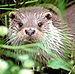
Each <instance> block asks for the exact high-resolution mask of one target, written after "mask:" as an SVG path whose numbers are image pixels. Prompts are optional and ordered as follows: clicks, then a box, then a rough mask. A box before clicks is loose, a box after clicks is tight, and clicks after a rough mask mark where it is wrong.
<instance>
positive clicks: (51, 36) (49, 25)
mask: <svg viewBox="0 0 75 74" xmlns="http://www.w3.org/2000/svg"><path fill="white" fill-rule="evenodd" d="M61 25H62V23H61V21H60V19H58V18H57V16H56V15H54V14H53V13H52V12H51V11H49V10H47V9H45V8H43V7H28V8H20V9H18V10H17V11H14V12H10V14H9V33H8V38H9V41H8V42H7V44H8V45H9V44H10V43H11V45H12V46H19V45H25V44H31V43H37V42H38V43H40V44H42V45H43V46H44V47H45V48H47V49H48V50H50V51H52V52H53V53H54V54H56V55H57V56H59V57H60V58H62V59H65V60H66V57H65V55H64V54H65V53H66V52H65V51H64V49H65V47H64V43H63V39H64V38H65V36H64V34H63V31H64V30H65V31H66V34H65V35H67V39H68V42H67V41H65V43H66V45H67V51H69V53H70V51H71V44H72V40H73V35H72V34H71V32H70V29H69V28H67V27H66V25H64V27H62V28H61V27H60V26H61ZM58 26H59V27H58ZM36 49H37V50H38V51H37V52H36V53H33V54H31V55H33V56H32V59H33V60H34V61H36V62H37V63H38V64H39V65H40V64H42V65H46V64H47V62H48V61H49V60H50V59H51V58H52V56H51V55H50V54H48V53H47V52H46V51H44V50H42V49H40V48H34V50H36ZM38 53H39V55H38ZM69 53H68V55H69ZM34 56H35V58H34ZM39 59H40V60H39Z"/></svg>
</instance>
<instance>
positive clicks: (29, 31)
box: [25, 29, 35, 36]
mask: <svg viewBox="0 0 75 74" xmlns="http://www.w3.org/2000/svg"><path fill="white" fill-rule="evenodd" d="M25 33H26V34H27V35H29V36H31V35H33V34H34V33H35V30H31V29H30V30H25Z"/></svg>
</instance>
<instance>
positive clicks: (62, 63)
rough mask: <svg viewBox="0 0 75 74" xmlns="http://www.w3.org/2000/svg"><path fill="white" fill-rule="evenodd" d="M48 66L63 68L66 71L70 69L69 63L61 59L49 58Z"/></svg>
mask: <svg viewBox="0 0 75 74" xmlns="http://www.w3.org/2000/svg"><path fill="white" fill-rule="evenodd" d="M48 67H51V68H53V69H60V68H61V69H64V70H67V71H71V65H70V64H69V63H68V62H65V61H63V60H61V59H57V58H56V59H51V60H50V61H49V62H48Z"/></svg>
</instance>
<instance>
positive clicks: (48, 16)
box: [45, 12, 52, 20]
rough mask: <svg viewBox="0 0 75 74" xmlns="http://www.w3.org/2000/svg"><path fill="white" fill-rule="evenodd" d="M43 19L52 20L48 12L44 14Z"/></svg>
mask: <svg viewBox="0 0 75 74" xmlns="http://www.w3.org/2000/svg"><path fill="white" fill-rule="evenodd" d="M45 17H46V18H47V19H48V20H50V19H51V18H52V14H51V13H50V12H46V13H45Z"/></svg>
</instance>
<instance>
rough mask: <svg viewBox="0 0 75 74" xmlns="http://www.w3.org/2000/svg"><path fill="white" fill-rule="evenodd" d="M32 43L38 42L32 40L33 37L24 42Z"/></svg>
mask: <svg viewBox="0 0 75 74" xmlns="http://www.w3.org/2000/svg"><path fill="white" fill-rule="evenodd" d="M32 43H36V42H35V41H34V40H32V39H31V38H30V39H27V40H26V41H25V42H24V44H32Z"/></svg>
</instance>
